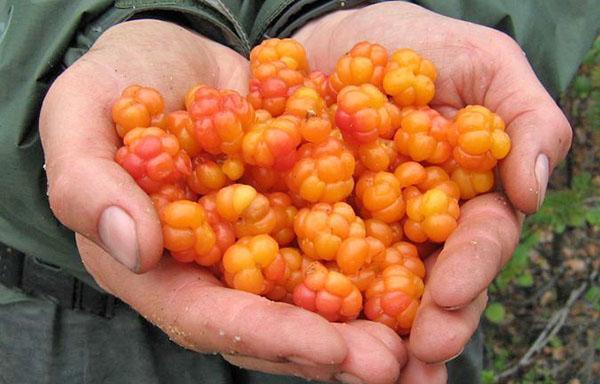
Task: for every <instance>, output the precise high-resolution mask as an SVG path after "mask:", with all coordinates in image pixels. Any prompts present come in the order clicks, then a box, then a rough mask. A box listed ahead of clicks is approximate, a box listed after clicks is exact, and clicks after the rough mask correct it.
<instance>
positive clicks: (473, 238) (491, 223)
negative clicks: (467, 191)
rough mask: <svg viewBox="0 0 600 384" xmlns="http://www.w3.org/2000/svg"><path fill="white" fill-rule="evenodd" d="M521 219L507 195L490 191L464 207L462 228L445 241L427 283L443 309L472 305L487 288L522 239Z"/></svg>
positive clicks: (460, 223) (461, 219) (461, 216)
mask: <svg viewBox="0 0 600 384" xmlns="http://www.w3.org/2000/svg"><path fill="white" fill-rule="evenodd" d="M520 227H521V225H520V222H519V220H518V218H517V215H516V214H515V210H514V209H513V208H512V206H511V204H510V203H509V202H508V201H507V200H506V198H505V197H504V196H503V195H501V194H498V193H490V194H486V195H481V196H478V197H476V198H474V199H472V200H469V201H468V202H467V203H465V204H464V205H463V206H462V207H461V213H460V219H459V222H458V227H457V229H456V230H455V231H454V233H452V235H451V236H450V238H448V240H447V241H446V243H445V244H444V248H443V250H442V251H441V253H440V254H439V256H438V258H437V261H436V262H435V265H434V266H433V268H432V271H431V273H430V275H429V281H428V282H427V286H428V289H429V292H430V294H431V299H432V300H433V302H434V303H436V304H437V305H438V306H440V307H442V308H457V307H462V306H465V305H468V304H469V303H470V302H471V301H473V300H474V299H475V298H476V297H477V296H478V295H479V294H480V293H481V292H482V291H484V290H486V289H487V287H488V286H489V285H490V284H491V282H492V280H493V279H494V278H495V277H496V275H497V274H498V272H499V271H500V270H501V268H502V267H503V266H504V264H506V262H507V261H508V260H509V259H510V257H511V255H512V253H513V251H514V249H515V247H516V246H517V244H518V241H519V231H520Z"/></svg>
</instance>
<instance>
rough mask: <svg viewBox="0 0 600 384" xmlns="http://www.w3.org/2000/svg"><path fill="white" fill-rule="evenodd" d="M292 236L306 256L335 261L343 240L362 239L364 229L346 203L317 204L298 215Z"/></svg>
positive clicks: (303, 209)
mask: <svg viewBox="0 0 600 384" xmlns="http://www.w3.org/2000/svg"><path fill="white" fill-rule="evenodd" d="M294 232H295V233H296V236H297V239H298V245H299V246H300V248H301V249H302V251H303V252H304V253H305V254H306V256H308V257H310V258H312V259H315V260H335V259H336V257H337V255H338V251H339V249H340V247H341V245H342V242H343V241H344V240H346V239H348V238H351V237H354V238H364V237H365V225H364V223H363V221H362V219H361V218H360V217H358V216H356V214H355V213H354V210H353V209H352V207H351V206H350V205H348V204H347V203H335V204H333V205H331V204H326V203H318V204H315V205H313V206H312V207H311V208H302V209H301V210H299V211H298V213H297V215H296V218H295V220H294Z"/></svg>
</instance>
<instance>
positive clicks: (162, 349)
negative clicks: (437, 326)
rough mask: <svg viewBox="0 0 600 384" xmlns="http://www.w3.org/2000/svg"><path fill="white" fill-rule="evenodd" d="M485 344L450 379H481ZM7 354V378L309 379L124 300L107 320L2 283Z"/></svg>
mask: <svg viewBox="0 0 600 384" xmlns="http://www.w3.org/2000/svg"><path fill="white" fill-rule="evenodd" d="M4 297H10V298H11V300H7V301H3V300H2V298H4ZM23 329H26V330H27V332H26V333H25V332H23ZM482 345H483V344H482V336H481V333H480V332H477V333H476V334H475V335H474V336H473V338H472V339H471V341H470V342H469V343H468V344H467V346H466V347H465V350H464V352H463V353H462V354H461V356H460V357H458V358H457V359H456V360H454V361H452V362H451V363H450V364H449V365H448V377H449V382H450V383H451V384H476V383H479V371H480V370H481V364H482ZM0 356H2V358H0V383H3V384H4V383H7V384H8V383H27V384H45V383H49V384H50V383H67V384H71V383H82V384H100V383H102V384H118V383H127V384H130V383H134V384H137V383H143V384H159V383H161V384H242V383H243V384H308V382H307V381H304V380H302V379H298V378H293V377H285V376H273V375H268V374H264V373H260V372H254V371H248V370H241V369H238V368H236V367H234V366H232V365H230V364H228V363H227V362H226V361H225V360H223V358H222V357H221V356H216V355H202V354H198V353H194V352H191V351H187V350H185V349H183V348H181V347H179V346H178V345H176V344H175V343H172V342H170V341H169V340H168V338H167V336H166V335H165V334H164V333H163V332H162V331H161V330H160V329H158V328H157V327H155V326H153V325H152V324H150V323H148V322H147V321H145V320H144V319H143V318H142V317H141V316H139V315H138V314H137V313H135V312H134V311H133V310H132V309H130V308H129V307H127V306H126V305H125V304H123V303H118V304H117V306H116V307H115V311H114V317H113V318H111V319H105V318H102V317H99V316H96V315H92V314H90V313H86V312H80V311H73V310H67V309H62V308H60V307H58V306H57V305H56V304H55V303H53V302H52V301H50V300H47V299H44V298H39V297H32V296H27V295H24V294H22V293H18V292H17V291H14V290H10V289H8V288H6V287H4V286H3V285H2V284H0ZM311 383H317V382H315V381H312V382H311Z"/></svg>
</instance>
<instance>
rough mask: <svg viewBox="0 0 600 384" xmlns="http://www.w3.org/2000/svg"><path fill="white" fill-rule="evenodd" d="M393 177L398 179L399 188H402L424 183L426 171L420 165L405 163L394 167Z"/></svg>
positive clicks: (410, 162) (413, 162) (411, 162)
mask: <svg viewBox="0 0 600 384" xmlns="http://www.w3.org/2000/svg"><path fill="white" fill-rule="evenodd" d="M394 176H396V179H398V182H399V183H400V186H401V187H403V188H404V187H408V186H409V185H416V184H420V183H422V182H424V181H425V180H426V179H427V171H426V170H425V167H424V166H422V165H421V164H420V163H417V162H416V161H407V162H404V163H402V164H400V165H398V167H396V169H395V170H394Z"/></svg>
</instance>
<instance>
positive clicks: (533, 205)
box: [294, 2, 571, 382]
mask: <svg viewBox="0 0 600 384" xmlns="http://www.w3.org/2000/svg"><path fill="white" fill-rule="evenodd" d="M294 38H296V39H298V40H299V41H300V42H301V43H302V44H304V46H305V47H306V50H307V52H308V55H309V61H310V63H311V65H312V67H313V68H314V69H318V70H321V71H323V72H325V73H331V72H332V71H333V69H334V66H335V63H336V61H337V59H338V58H339V57H340V56H341V55H343V54H344V53H345V52H347V51H348V50H350V48H351V47H352V46H353V45H354V44H355V43H357V42H359V41H362V40H367V41H369V42H373V43H379V44H381V45H383V46H384V47H385V48H386V49H387V50H388V51H390V52H391V51H393V50H395V49H397V48H412V49H414V50H416V51H417V52H418V53H420V54H421V55H423V56H425V57H426V58H428V59H429V60H431V61H432V62H433V63H434V64H435V66H436V68H437V71H438V77H437V80H436V83H435V85H436V95H435V97H434V99H433V101H432V102H431V105H432V107H434V108H436V109H438V110H439V111H440V112H442V113H443V114H445V115H446V116H447V117H450V116H452V115H453V114H454V113H455V112H456V111H457V110H458V109H460V108H462V107H464V106H466V105H469V104H480V105H484V106H486V107H487V108H489V109H491V110H492V111H494V112H496V113H497V114H499V115H500V116H501V117H502V119H503V120H504V121H505V122H506V127H507V128H506V131H507V133H508V134H509V136H510V138H511V141H512V149H511V152H510V154H509V155H508V157H507V158H506V159H504V160H502V161H500V163H499V171H500V176H501V180H500V183H501V186H502V189H503V192H501V193H491V194H487V195H483V196H479V197H476V198H474V199H472V200H471V201H469V202H468V203H466V204H465V205H464V206H463V207H462V209H461V218H460V221H459V227H458V229H457V230H456V232H455V233H454V234H453V235H452V236H451V237H450V238H449V239H448V241H447V242H446V244H445V245H444V247H443V249H442V250H441V252H440V253H439V254H438V253H435V254H434V255H432V256H430V257H429V259H428V260H427V261H426V263H427V264H428V280H427V282H426V286H425V293H424V296H423V299H422V303H421V306H420V308H419V311H418V313H417V316H416V318H415V322H414V325H413V328H412V332H411V335H410V346H409V351H410V356H411V358H410V361H409V362H408V365H407V367H406V369H405V370H404V372H403V373H402V379H403V382H404V381H406V382H436V381H435V380H433V379H431V380H429V379H428V380H425V381H423V380H419V376H418V375H423V374H425V371H423V370H422V369H420V368H419V367H422V366H423V365H422V364H423V363H422V362H426V363H431V364H434V363H440V362H444V361H447V360H448V359H451V358H453V357H455V356H456V355H458V354H460V352H461V351H462V349H463V348H464V346H465V344H466V342H467V341H468V340H469V338H470V337H471V335H472V334H473V332H474V331H475V329H476V328H477V325H478V323H479V318H480V316H481V313H482V311H483V310H484V308H485V304H486V301H487V295H486V291H487V287H488V285H489V284H490V283H491V282H492V280H493V278H494V277H495V275H496V274H497V273H498V272H499V271H500V269H501V268H502V266H503V265H504V264H505V263H506V262H507V261H508V260H509V259H510V256H511V255H512V252H513V251H514V248H515V247H516V245H517V243H518V238H519V231H520V226H521V219H522V214H521V213H520V212H523V213H532V212H535V211H536V210H537V209H538V208H539V206H540V205H541V203H542V201H543V197H544V194H545V191H546V185H547V182H548V176H549V174H550V172H551V170H552V169H553V167H555V166H556V165H557V164H558V162H559V161H560V160H562V159H563V158H564V157H565V155H566V152H567V150H568V148H569V146H570V142H571V128H570V126H569V123H568V121H567V119H566V118H565V116H564V115H563V114H562V112H561V110H560V109H559V108H558V106H557V105H556V103H555V102H554V100H553V99H552V97H551V96H550V95H548V93H547V92H546V91H545V89H544V88H543V86H542V85H541V84H540V82H539V81H538V79H537V78H536V76H535V74H534V72H533V70H532V69H531V67H530V65H529V63H528V62H527V59H526V57H525V54H524V53H523V51H522V50H521V49H520V48H519V46H518V45H517V44H516V43H515V42H514V41H513V40H512V39H511V38H510V37H508V36H507V35H505V34H503V33H501V32H498V31H495V30H493V29H490V28H486V27H483V26H479V25H475V24H471V23H468V22H464V21H460V20H455V19H451V18H447V17H444V16H441V15H438V14H435V13H433V12H430V11H427V10H425V9H423V8H421V7H418V6H416V5H412V4H409V3H406V2H385V3H381V4H377V5H372V6H368V7H365V8H361V9H357V10H348V11H340V12H336V13H333V14H331V15H328V16H326V17H324V18H322V19H319V20H317V21H314V22H312V23H311V24H309V25H307V26H305V27H304V28H302V29H301V30H299V31H298V32H297V33H296V35H295V36H294ZM506 196H507V197H508V198H507V197H506ZM519 211H520V212H519ZM427 367H428V368H429V373H430V374H432V375H434V374H438V377H439V378H440V379H442V377H443V375H441V374H440V370H442V369H443V368H441V365H437V367H438V370H437V371H436V369H435V368H434V367H436V365H435V364H434V365H427Z"/></svg>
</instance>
